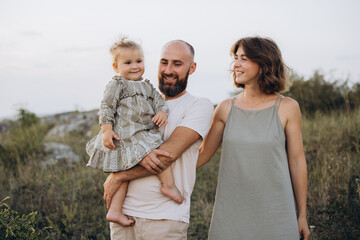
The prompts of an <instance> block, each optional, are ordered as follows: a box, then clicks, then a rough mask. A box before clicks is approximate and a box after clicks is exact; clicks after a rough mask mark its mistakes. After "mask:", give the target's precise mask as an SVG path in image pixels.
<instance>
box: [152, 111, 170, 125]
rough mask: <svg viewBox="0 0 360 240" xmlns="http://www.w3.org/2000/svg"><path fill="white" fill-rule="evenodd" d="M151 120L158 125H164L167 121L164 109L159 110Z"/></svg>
mask: <svg viewBox="0 0 360 240" xmlns="http://www.w3.org/2000/svg"><path fill="white" fill-rule="evenodd" d="M151 121H152V122H153V123H155V124H156V125H158V126H159V127H161V126H165V125H166V124H167V123H168V121H167V113H166V112H164V111H159V112H158V113H157V114H156V115H155V116H154V117H153V118H152V119H151Z"/></svg>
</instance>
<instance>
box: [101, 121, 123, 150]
mask: <svg viewBox="0 0 360 240" xmlns="http://www.w3.org/2000/svg"><path fill="white" fill-rule="evenodd" d="M101 132H102V133H103V143H104V146H105V147H107V148H109V149H112V150H114V149H115V144H114V142H113V138H115V139H116V140H120V138H119V137H118V136H117V135H116V133H115V132H114V131H113V130H112V125H111V124H103V125H102V126H101Z"/></svg>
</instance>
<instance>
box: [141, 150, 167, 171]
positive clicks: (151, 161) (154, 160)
mask: <svg viewBox="0 0 360 240" xmlns="http://www.w3.org/2000/svg"><path fill="white" fill-rule="evenodd" d="M159 156H164V157H168V158H173V156H172V154H171V153H169V152H167V151H164V150H160V149H154V150H152V151H151V152H150V153H149V154H148V155H146V156H145V157H144V158H143V159H142V160H141V161H140V162H139V165H141V166H143V167H144V168H146V170H148V171H149V172H151V173H152V174H158V173H160V172H162V171H163V170H164V169H166V168H167V167H168V166H169V165H170V163H171V162H169V161H166V162H162V161H161V160H159V158H158V157H159Z"/></svg>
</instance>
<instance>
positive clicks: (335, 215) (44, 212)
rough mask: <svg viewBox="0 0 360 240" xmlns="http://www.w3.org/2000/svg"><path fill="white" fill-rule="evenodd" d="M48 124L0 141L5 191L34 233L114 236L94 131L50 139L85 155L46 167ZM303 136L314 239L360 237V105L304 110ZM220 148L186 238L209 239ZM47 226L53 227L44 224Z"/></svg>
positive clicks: (204, 176)
mask: <svg viewBox="0 0 360 240" xmlns="http://www.w3.org/2000/svg"><path fill="white" fill-rule="evenodd" d="M47 129H48V128H47V127H44V126H42V125H41V124H39V123H37V124H34V125H32V126H31V127H27V128H23V129H21V131H20V129H18V130H17V131H18V132H17V133H18V135H19V136H16V134H14V132H13V134H12V135H11V136H8V137H7V142H6V143H5V142H2V143H1V145H0V146H1V149H2V150H1V151H2V156H3V159H4V156H7V157H9V159H10V160H11V164H10V163H7V164H5V163H4V162H3V163H2V164H0V173H1V174H0V186H1V188H0V198H1V199H3V198H5V197H7V196H9V197H10V199H8V200H6V201H5V203H7V204H8V205H9V207H11V209H13V210H16V211H17V212H18V213H19V214H20V215H21V214H29V213H31V212H33V211H37V215H36V217H35V218H34V219H33V220H31V221H32V223H33V224H34V225H33V226H34V229H35V231H36V232H38V233H39V236H38V238H31V239H43V238H45V237H48V238H49V239H109V229H108V223H107V221H106V220H105V215H106V208H105V205H104V202H103V200H102V193H103V187H102V184H103V182H104V180H105V178H106V175H105V174H103V173H101V172H100V171H97V170H92V169H89V168H86V167H85V164H86V162H87V155H86V152H85V144H86V142H87V141H88V140H89V139H86V138H84V137H83V136H80V135H78V134H74V135H68V136H65V137H63V138H58V139H53V140H55V141H57V142H62V143H66V144H69V145H70V146H72V147H73V149H74V151H75V152H76V153H77V154H78V155H80V156H81V159H82V161H81V163H79V164H75V165H72V166H68V167H61V166H53V167H47V168H42V167H41V164H40V159H41V157H42V156H43V155H42V154H43V153H42V151H41V145H40V146H39V142H42V141H43V137H44V132H45V131H46V130H47ZM94 129H95V130H94V133H95V132H96V127H95V128H94ZM14 131H15V130H14ZM15 132H16V131H15ZM20 136H21V137H20ZM303 138H304V147H305V154H306V159H307V164H308V222H309V224H310V225H311V226H312V232H313V234H312V239H360V229H359V226H360V221H359V218H360V210H359V206H360V111H359V110H356V111H353V112H347V111H344V112H339V111H334V112H332V113H329V114H322V113H317V114H315V115H314V116H313V117H311V118H306V117H304V118H303ZM16 146H21V147H20V148H19V147H16ZM4 149H6V151H5V150H4ZM21 149H22V150H21ZM220 154H221V150H218V152H217V153H216V155H215V156H214V157H213V159H212V160H211V161H210V162H209V163H208V164H207V165H205V166H204V167H202V168H201V169H199V170H198V173H197V181H196V185H195V189H194V192H193V195H192V205H191V220H190V221H191V223H190V226H189V231H188V236H189V239H207V231H208V227H209V224H210V220H211V214H212V208H213V202H214V196H215V189H216V181H217V172H218V165H219V159H220ZM10 160H9V161H10ZM1 199H0V200H1ZM2 210H4V206H2ZM0 217H1V218H0V220H1V222H0V224H1V227H0V234H2V235H4V234H5V232H4V231H5V230H4V229H6V227H9V226H6V224H8V223H7V222H6V217H5V215H4V212H3V211H2V212H1V214H0ZM19 224H21V223H19ZM47 226H50V227H52V228H50V229H44V228H45V227H47ZM14 228H15V227H14ZM0 238H1V239H4V236H1V237H0ZM8 239H19V238H8ZM21 239H30V238H21Z"/></svg>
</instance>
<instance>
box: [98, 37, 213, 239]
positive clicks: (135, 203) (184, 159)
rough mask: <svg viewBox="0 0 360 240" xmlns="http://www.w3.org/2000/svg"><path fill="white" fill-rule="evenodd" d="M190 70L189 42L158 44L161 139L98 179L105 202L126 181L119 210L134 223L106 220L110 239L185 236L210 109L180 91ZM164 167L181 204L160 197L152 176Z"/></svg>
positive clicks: (203, 101)
mask: <svg viewBox="0 0 360 240" xmlns="http://www.w3.org/2000/svg"><path fill="white" fill-rule="evenodd" d="M195 70H196V63H195V62H194V48H193V47H192V46H191V45H190V44H189V43H187V42H185V41H182V40H174V41H171V42H168V43H167V44H165V45H164V47H163V48H162V51H161V59H160V63H159V71H158V79H159V89H160V91H161V92H162V93H163V96H164V98H165V102H166V105H167V106H168V108H169V110H170V114H169V118H168V121H169V123H168V124H167V125H166V126H165V127H161V129H160V131H162V133H163V134H164V135H163V136H164V141H165V142H164V143H163V144H162V145H161V146H160V147H159V149H155V150H153V151H152V152H151V153H150V154H149V155H148V156H146V157H145V158H144V159H143V160H142V161H141V162H140V163H139V164H140V165H141V166H136V167H134V168H132V169H130V170H127V171H123V172H119V173H112V174H110V175H109V177H108V178H107V180H106V182H105V183H104V199H105V200H106V201H107V204H108V205H109V204H110V202H111V198H112V196H113V194H114V193H115V192H116V190H117V189H118V188H119V187H120V185H121V183H122V182H124V181H128V180H132V181H130V183H129V186H128V192H127V195H126V198H125V201H124V204H123V213H124V214H126V215H127V216H129V218H133V219H135V224H134V225H133V226H129V227H123V226H121V225H119V224H116V223H110V230H111V239H112V240H118V239H126V240H135V239H137V240H138V239H143V240H155V239H156V240H159V239H166V240H168V239H169V240H172V239H176V240H180V239H187V228H188V225H189V219H190V196H191V193H192V190H193V188H194V184H195V179H196V163H197V157H198V149H199V146H200V145H201V142H202V140H203V139H204V138H205V136H206V134H207V133H208V131H209V128H210V124H211V118H212V113H213V110H214V108H213V105H212V103H211V102H210V101H209V100H207V99H204V98H198V97H194V96H192V95H191V94H190V93H189V92H187V91H186V86H187V82H188V77H189V76H190V75H191V74H193V73H194V72H195ZM167 167H172V170H173V173H174V178H175V184H176V186H177V188H178V189H179V190H180V192H181V193H182V195H183V197H184V201H183V203H182V204H177V203H176V202H174V201H173V200H171V199H170V198H169V197H167V196H165V195H163V194H162V193H161V192H160V187H161V183H160V181H159V179H158V178H157V177H156V176H154V175H153V174H156V173H158V172H161V171H162V170H163V169H165V168H167Z"/></svg>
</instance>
